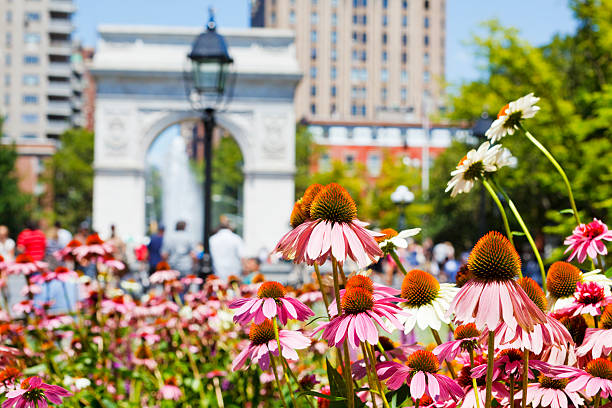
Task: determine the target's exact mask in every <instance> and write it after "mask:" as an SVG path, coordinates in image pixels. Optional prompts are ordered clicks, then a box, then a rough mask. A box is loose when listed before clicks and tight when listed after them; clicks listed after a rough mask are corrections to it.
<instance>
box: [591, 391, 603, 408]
mask: <svg viewBox="0 0 612 408" xmlns="http://www.w3.org/2000/svg"><path fill="white" fill-rule="evenodd" d="M600 402H601V397H600V396H599V394H597V395H596V396H595V402H594V404H593V408H599V404H600Z"/></svg>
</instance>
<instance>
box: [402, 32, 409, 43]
mask: <svg viewBox="0 0 612 408" xmlns="http://www.w3.org/2000/svg"><path fill="white" fill-rule="evenodd" d="M402 45H408V36H407V35H406V34H402Z"/></svg>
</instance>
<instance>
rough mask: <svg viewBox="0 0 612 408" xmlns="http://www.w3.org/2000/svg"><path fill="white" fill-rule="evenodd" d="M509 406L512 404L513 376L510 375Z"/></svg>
mask: <svg viewBox="0 0 612 408" xmlns="http://www.w3.org/2000/svg"><path fill="white" fill-rule="evenodd" d="M509 387H510V406H512V407H513V406H514V377H513V376H510V386H509Z"/></svg>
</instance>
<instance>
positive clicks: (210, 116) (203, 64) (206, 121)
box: [187, 10, 233, 275]
mask: <svg viewBox="0 0 612 408" xmlns="http://www.w3.org/2000/svg"><path fill="white" fill-rule="evenodd" d="M209 12H210V18H209V20H208V24H207V25H206V31H204V32H203V33H202V34H200V35H198V37H197V38H196V39H195V41H194V42H193V46H192V48H191V52H190V53H189V55H187V57H188V58H189V59H190V60H191V72H190V78H189V79H190V80H191V89H190V90H189V91H188V92H189V95H188V97H189V101H190V103H191V106H192V108H193V109H194V110H197V111H199V112H200V114H201V115H202V124H203V125H204V185H203V190H204V214H203V216H204V219H203V221H204V222H203V237H202V239H203V242H202V244H203V245H204V255H203V257H202V264H201V270H200V274H202V275H207V274H210V273H212V259H211V257H210V245H209V238H210V232H211V226H212V225H211V214H212V190H211V187H212V137H213V132H214V129H215V125H216V122H215V109H214V107H212V106H208V105H206V104H204V103H203V101H206V100H207V98H216V99H217V100H218V99H219V98H221V97H223V95H224V93H225V90H226V83H227V77H228V71H229V65H230V64H231V63H232V62H233V59H232V58H231V57H230V55H229V53H228V51H227V44H226V43H225V39H224V38H223V36H222V35H220V34H219V33H217V24H216V23H215V19H214V15H213V12H212V10H209ZM194 137H195V138H197V137H198V135H197V132H195V134H194ZM196 142H197V140H196ZM194 144H195V143H194Z"/></svg>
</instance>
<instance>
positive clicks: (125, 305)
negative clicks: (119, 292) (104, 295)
mask: <svg viewBox="0 0 612 408" xmlns="http://www.w3.org/2000/svg"><path fill="white" fill-rule="evenodd" d="M133 307H134V304H133V303H132V301H131V300H129V299H127V298H126V297H125V296H115V297H114V298H112V299H103V300H102V302H100V311H101V312H102V313H104V314H109V313H119V314H126V313H128V312H129V311H130V310H131V309H132V308H133Z"/></svg>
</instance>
